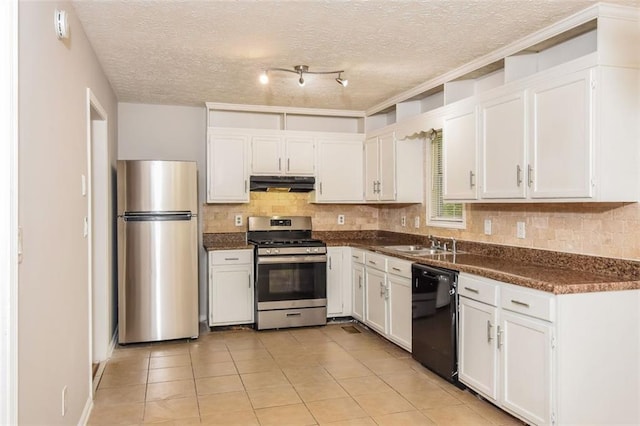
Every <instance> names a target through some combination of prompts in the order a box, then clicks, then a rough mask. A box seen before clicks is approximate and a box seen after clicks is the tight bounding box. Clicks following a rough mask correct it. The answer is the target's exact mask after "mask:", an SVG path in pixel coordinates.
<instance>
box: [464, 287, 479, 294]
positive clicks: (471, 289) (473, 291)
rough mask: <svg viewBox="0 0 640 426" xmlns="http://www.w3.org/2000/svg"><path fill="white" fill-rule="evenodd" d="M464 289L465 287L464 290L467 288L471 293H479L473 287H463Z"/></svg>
mask: <svg viewBox="0 0 640 426" xmlns="http://www.w3.org/2000/svg"><path fill="white" fill-rule="evenodd" d="M464 289H465V290H467V291H470V292H471V293H475V294H478V293H480V292H479V291H478V290H476V289H475V288H471V287H465V288H464Z"/></svg>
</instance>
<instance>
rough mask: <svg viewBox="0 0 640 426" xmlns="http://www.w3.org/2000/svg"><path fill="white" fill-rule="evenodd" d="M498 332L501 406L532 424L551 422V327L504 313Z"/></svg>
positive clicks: (523, 316) (523, 317)
mask: <svg viewBox="0 0 640 426" xmlns="http://www.w3.org/2000/svg"><path fill="white" fill-rule="evenodd" d="M500 333H501V334H500V335H499V336H498V344H499V345H500V347H499V351H500V352H501V363H502V381H501V385H502V386H501V387H502V401H501V402H502V406H503V407H504V408H505V409H507V410H509V411H511V412H513V413H515V414H518V415H520V416H521V417H522V418H524V419H526V420H527V421H529V422H531V423H533V424H550V423H553V416H552V409H551V402H552V401H551V399H552V395H553V392H552V387H551V379H552V378H551V373H552V356H551V355H552V347H551V342H552V338H553V325H552V324H550V323H548V322H546V321H541V320H538V319H535V318H530V317H527V316H525V315H520V314H516V313H512V312H509V311H506V310H503V311H502V312H501V320H500Z"/></svg>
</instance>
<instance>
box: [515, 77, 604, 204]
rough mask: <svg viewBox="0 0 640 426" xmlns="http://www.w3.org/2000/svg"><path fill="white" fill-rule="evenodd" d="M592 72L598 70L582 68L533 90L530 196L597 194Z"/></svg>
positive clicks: (529, 174)
mask: <svg viewBox="0 0 640 426" xmlns="http://www.w3.org/2000/svg"><path fill="white" fill-rule="evenodd" d="M593 74H594V69H587V70H582V71H579V72H576V73H571V74H568V75H563V76H560V77H556V78H551V79H548V80H546V81H544V82H542V83H540V84H537V85H535V86H534V87H533V88H532V89H531V145H530V151H529V158H530V160H529V166H528V169H527V175H528V177H527V183H528V185H529V186H530V195H531V198H591V197H592V196H593V191H592V179H593V137H594V132H595V128H594V126H593V123H594V121H593V114H594V112H595V105H594V96H593V92H594V89H595V79H594V75H593ZM602 113H604V114H609V113H615V112H614V111H610V112H609V111H602ZM602 136H603V137H605V138H606V135H602ZM593 183H595V182H593Z"/></svg>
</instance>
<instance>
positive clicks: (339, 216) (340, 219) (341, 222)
mask: <svg viewBox="0 0 640 426" xmlns="http://www.w3.org/2000/svg"><path fill="white" fill-rule="evenodd" d="M338 225H344V215H343V214H339V215H338Z"/></svg>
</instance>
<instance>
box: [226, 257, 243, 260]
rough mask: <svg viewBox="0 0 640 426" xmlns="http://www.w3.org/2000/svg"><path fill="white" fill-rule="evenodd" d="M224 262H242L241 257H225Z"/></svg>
mask: <svg viewBox="0 0 640 426" xmlns="http://www.w3.org/2000/svg"><path fill="white" fill-rule="evenodd" d="M224 260H240V258H239V257H225V258H224Z"/></svg>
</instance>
